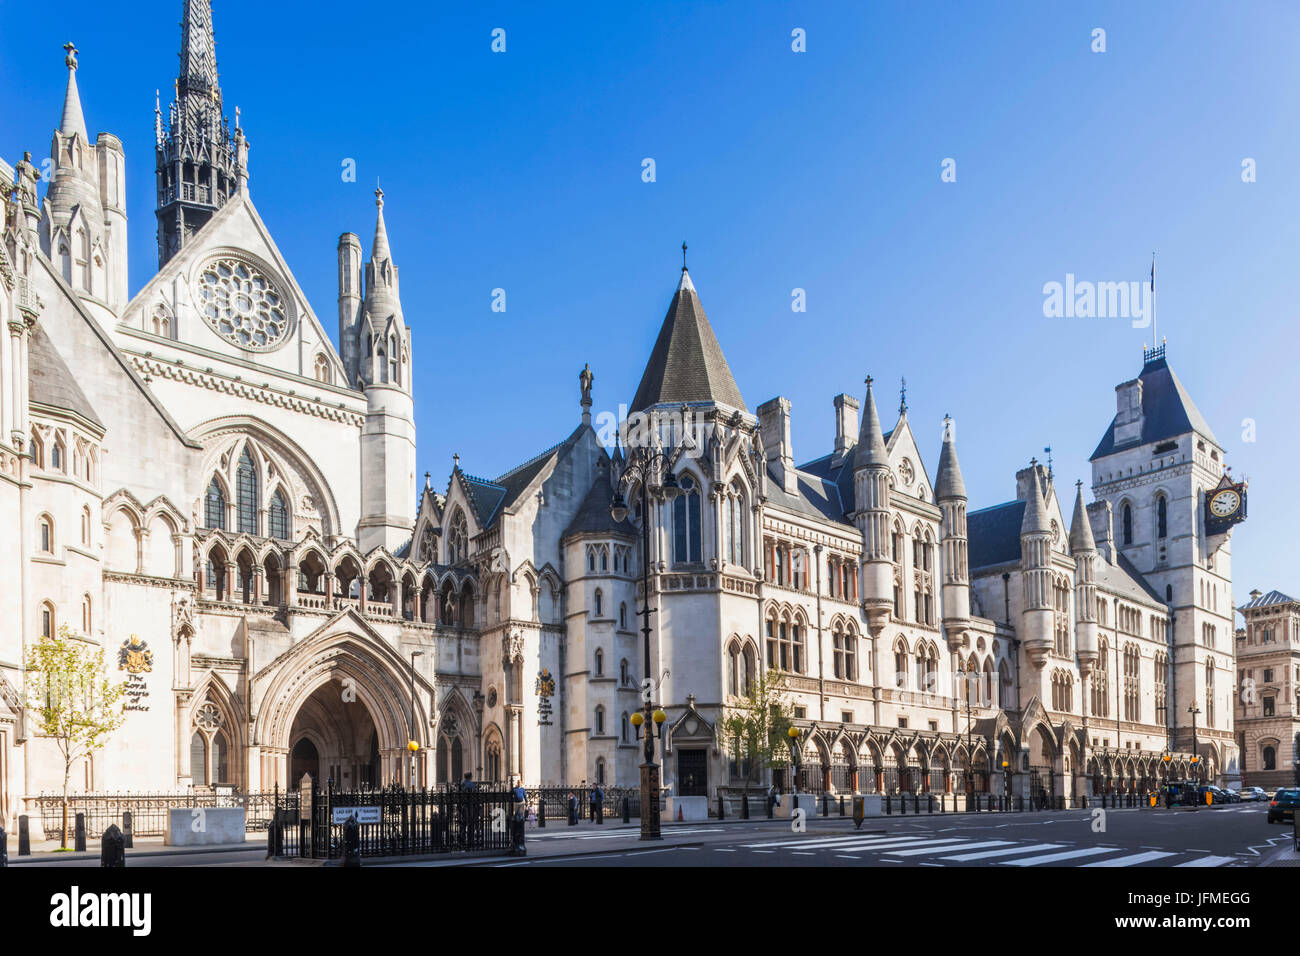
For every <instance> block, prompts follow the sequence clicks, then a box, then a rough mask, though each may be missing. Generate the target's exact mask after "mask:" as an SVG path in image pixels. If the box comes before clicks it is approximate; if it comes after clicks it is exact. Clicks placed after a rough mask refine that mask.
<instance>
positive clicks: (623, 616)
mask: <svg viewBox="0 0 1300 956" xmlns="http://www.w3.org/2000/svg"><path fill="white" fill-rule="evenodd" d="M618 626H619V627H627V602H624V603H622V604H620V605H619V606H618Z"/></svg>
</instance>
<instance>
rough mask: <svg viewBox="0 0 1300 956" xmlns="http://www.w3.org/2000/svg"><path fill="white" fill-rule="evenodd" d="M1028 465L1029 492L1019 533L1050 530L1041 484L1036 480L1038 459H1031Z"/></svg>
mask: <svg viewBox="0 0 1300 956" xmlns="http://www.w3.org/2000/svg"><path fill="white" fill-rule="evenodd" d="M1029 465H1030V468H1029V494H1028V496H1027V498H1026V500H1025V516H1024V518H1023V519H1022V520H1021V522H1020V533H1021V534H1032V533H1034V532H1042V531H1051V530H1052V525H1051V522H1050V521H1049V520H1048V517H1047V502H1046V501H1044V500H1043V486H1042V485H1041V484H1039V481H1038V459H1036V458H1035V459H1032V460H1031V461H1030V463H1029Z"/></svg>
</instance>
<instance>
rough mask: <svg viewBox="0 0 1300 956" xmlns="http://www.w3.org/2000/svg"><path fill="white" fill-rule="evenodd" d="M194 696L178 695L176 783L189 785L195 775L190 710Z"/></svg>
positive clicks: (186, 693) (188, 694) (187, 694)
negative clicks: (191, 755)
mask: <svg viewBox="0 0 1300 956" xmlns="http://www.w3.org/2000/svg"><path fill="white" fill-rule="evenodd" d="M192 696H193V695H192V694H190V693H188V692H185V693H178V694H176V782H177V783H179V784H181V785H187V784H190V783H192V782H193V780H194V773H193V769H192V768H191V767H190V736H191V735H190V722H189V719H188V718H189V710H190V700H191V698H192Z"/></svg>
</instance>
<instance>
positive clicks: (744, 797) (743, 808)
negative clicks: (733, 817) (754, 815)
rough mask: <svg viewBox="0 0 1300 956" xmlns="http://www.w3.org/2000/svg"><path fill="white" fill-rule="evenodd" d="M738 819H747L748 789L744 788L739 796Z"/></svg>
mask: <svg viewBox="0 0 1300 956" xmlns="http://www.w3.org/2000/svg"><path fill="white" fill-rule="evenodd" d="M740 819H742V820H748V819H749V791H748V790H746V791H745V792H744V793H743V794H741V797H740Z"/></svg>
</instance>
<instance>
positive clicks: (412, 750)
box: [406, 651, 424, 787]
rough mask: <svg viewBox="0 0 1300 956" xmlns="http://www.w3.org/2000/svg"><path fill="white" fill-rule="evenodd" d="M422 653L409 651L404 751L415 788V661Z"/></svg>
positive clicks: (416, 744)
mask: <svg viewBox="0 0 1300 956" xmlns="http://www.w3.org/2000/svg"><path fill="white" fill-rule="evenodd" d="M423 656H424V651H411V724H410V732H411V736H410V739H409V740H407V742H406V749H407V750H409V751H410V753H411V786H412V787H414V786H415V755H416V754H417V753H419V751H420V744H419V743H418V742H417V741H416V739H415V659H416V658H417V657H423Z"/></svg>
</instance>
